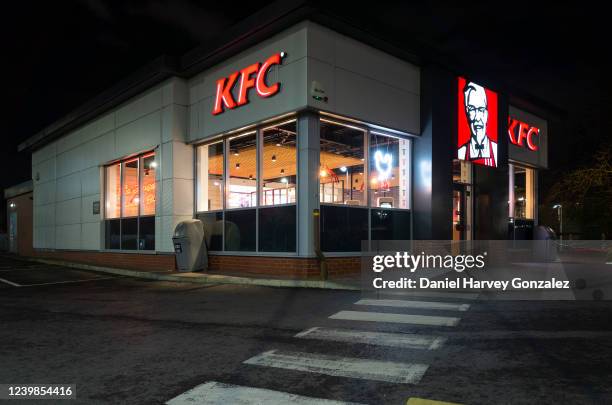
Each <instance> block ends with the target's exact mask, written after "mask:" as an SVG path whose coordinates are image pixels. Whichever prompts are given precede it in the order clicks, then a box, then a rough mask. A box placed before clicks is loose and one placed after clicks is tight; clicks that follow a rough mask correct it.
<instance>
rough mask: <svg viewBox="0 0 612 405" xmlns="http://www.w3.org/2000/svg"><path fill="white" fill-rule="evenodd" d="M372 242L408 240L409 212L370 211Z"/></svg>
mask: <svg viewBox="0 0 612 405" xmlns="http://www.w3.org/2000/svg"><path fill="white" fill-rule="evenodd" d="M371 217H372V219H371V224H372V240H410V211H402V210H384V209H383V210H380V209H372V210H371Z"/></svg>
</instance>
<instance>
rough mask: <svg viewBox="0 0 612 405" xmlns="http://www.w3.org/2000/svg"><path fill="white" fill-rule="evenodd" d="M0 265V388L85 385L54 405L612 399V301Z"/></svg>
mask: <svg viewBox="0 0 612 405" xmlns="http://www.w3.org/2000/svg"><path fill="white" fill-rule="evenodd" d="M0 275H1V276H0V278H2V279H3V280H5V281H3V282H0V325H2V327H0V359H1V360H2V362H1V367H0V383H10V384H18V383H65V384H68V383H70V384H75V385H76V391H77V399H76V400H69V401H58V403H66V404H72V403H78V404H87V405H89V404H119V403H121V404H123V403H125V404H163V403H166V402H168V401H170V404H171V405H174V404H197V403H205V402H198V400H197V399H198V398H200V399H201V396H202V395H206V396H208V397H209V398H211V397H215V395H216V398H221V399H222V400H218V401H216V402H207V403H215V404H217V403H223V404H230V403H241V402H239V401H240V400H241V398H244V396H245V395H246V396H247V397H248V398H250V399H253V398H267V400H266V401H263V400H262V402H260V403H265V404H266V405H268V404H272V403H281V404H282V403H287V398H294V397H291V395H299V396H301V397H308V398H314V399H315V400H318V401H320V399H325V400H333V401H341V402H342V403H345V402H351V403H361V404H398V405H399V404H402V405H404V404H406V401H407V400H408V399H409V398H425V399H430V400H437V401H446V402H455V403H461V404H491V403H500V404H504V403H521V404H558V403H572V404H602V403H611V402H612V387H610V385H609V381H611V379H612V366H611V364H612V346H611V343H610V342H612V323H610V321H609V320H610V319H611V318H612V305H611V303H610V302H606V301H600V302H594V301H590V302H487V301H477V300H474V299H472V298H473V297H462V298H461V299H458V297H454V298H450V297H442V296H437V297H436V296H434V297H417V298H414V299H413V300H409V301H398V300H391V301H383V302H364V299H363V297H362V296H361V294H360V293H359V292H355V291H331V290H314V289H289V288H270V287H256V286H242V285H195V284H187V283H171V282H161V281H152V280H139V279H132V278H128V277H120V276H109V275H107V274H98V273H95V272H89V271H81V270H75V269H70V268H65V267H60V266H51V265H46V264H45V265H42V264H40V263H34V262H23V261H16V260H14V259H12V258H6V257H5V258H0ZM7 281H8V282H7ZM366 301H367V300H366ZM381 304H382V305H381ZM406 370H409V371H410V372H409V373H403V372H404V371H406ZM258 395H259V396H260V397H257V396H258ZM11 403H20V404H21V403H24V404H26V403H40V401H32V402H28V401H12V402H11ZM303 403H309V402H303ZM316 403H321V402H316Z"/></svg>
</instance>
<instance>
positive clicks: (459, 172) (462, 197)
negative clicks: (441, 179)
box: [452, 160, 472, 240]
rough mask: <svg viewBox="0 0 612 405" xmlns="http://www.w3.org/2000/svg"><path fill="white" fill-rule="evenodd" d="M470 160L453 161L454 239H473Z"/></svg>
mask: <svg viewBox="0 0 612 405" xmlns="http://www.w3.org/2000/svg"><path fill="white" fill-rule="evenodd" d="M471 169H472V168H471V166H470V164H469V163H468V162H465V161H459V160H455V161H454V162H453V215H452V218H453V229H452V235H453V240H471V239H472V185H471V179H472V176H471Z"/></svg>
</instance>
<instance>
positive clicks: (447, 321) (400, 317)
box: [330, 311, 459, 326]
mask: <svg viewBox="0 0 612 405" xmlns="http://www.w3.org/2000/svg"><path fill="white" fill-rule="evenodd" d="M330 318H331V319H341V320H346V321H365V322H388V323H405V324H412V325H428V326H457V324H458V323H459V318H455V317H450V316H429V315H408V314H388V313H384V312H362V311H340V312H337V313H335V314H333V315H332V316H330Z"/></svg>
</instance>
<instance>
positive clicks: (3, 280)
mask: <svg viewBox="0 0 612 405" xmlns="http://www.w3.org/2000/svg"><path fill="white" fill-rule="evenodd" d="M0 282H2V283H5V284H8V285H10V286H13V287H21V284H17V283H13V282H12V281H9V280H6V279H4V278H0Z"/></svg>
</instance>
